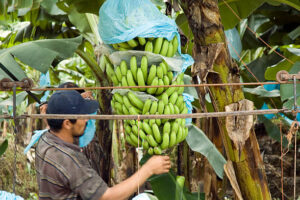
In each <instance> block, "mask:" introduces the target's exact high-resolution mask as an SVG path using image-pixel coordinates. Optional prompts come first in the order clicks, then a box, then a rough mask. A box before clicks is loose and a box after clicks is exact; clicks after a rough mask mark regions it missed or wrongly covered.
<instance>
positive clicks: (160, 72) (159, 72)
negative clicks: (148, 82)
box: [156, 65, 164, 79]
mask: <svg viewBox="0 0 300 200" xmlns="http://www.w3.org/2000/svg"><path fill="white" fill-rule="evenodd" d="M156 76H157V77H158V78H161V79H162V78H163V76H164V71H163V68H162V66H161V65H159V66H157V67H156Z"/></svg>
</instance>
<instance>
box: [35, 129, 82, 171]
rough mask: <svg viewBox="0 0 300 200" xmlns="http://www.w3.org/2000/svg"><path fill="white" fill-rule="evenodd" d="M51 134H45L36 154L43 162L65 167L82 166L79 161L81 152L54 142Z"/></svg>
mask: <svg viewBox="0 0 300 200" xmlns="http://www.w3.org/2000/svg"><path fill="white" fill-rule="evenodd" d="M49 134H51V133H46V134H44V135H43V136H42V137H41V138H40V140H39V143H38V145H37V147H36V154H37V156H38V157H40V158H41V159H43V160H49V161H52V162H55V163H64V166H67V165H68V163H69V164H70V165H73V164H76V165H78V166H80V165H82V161H81V160H80V159H78V157H81V156H79V154H80V152H78V151H76V150H74V149H72V148H69V147H67V146H65V145H62V144H60V143H58V142H56V141H54V140H53V139H52V138H51V137H49Z"/></svg>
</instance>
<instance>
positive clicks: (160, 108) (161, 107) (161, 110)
mask: <svg viewBox="0 0 300 200" xmlns="http://www.w3.org/2000/svg"><path fill="white" fill-rule="evenodd" d="M164 108H165V104H164V102H163V101H162V100H159V101H158V105H157V111H158V114H160V115H161V114H163V113H164Z"/></svg>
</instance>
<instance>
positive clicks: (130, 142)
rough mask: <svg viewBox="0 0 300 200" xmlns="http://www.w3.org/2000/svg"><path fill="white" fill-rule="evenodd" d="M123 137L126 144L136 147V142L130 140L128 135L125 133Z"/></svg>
mask: <svg viewBox="0 0 300 200" xmlns="http://www.w3.org/2000/svg"><path fill="white" fill-rule="evenodd" d="M125 139H126V142H127V143H128V144H130V145H131V146H134V147H137V144H135V143H134V142H133V141H132V140H131V138H130V135H126V137H125Z"/></svg>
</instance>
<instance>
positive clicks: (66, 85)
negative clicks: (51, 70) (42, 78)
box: [58, 82, 85, 94]
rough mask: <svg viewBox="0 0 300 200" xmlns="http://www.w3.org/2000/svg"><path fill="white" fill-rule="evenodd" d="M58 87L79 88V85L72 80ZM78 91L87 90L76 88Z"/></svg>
mask: <svg viewBox="0 0 300 200" xmlns="http://www.w3.org/2000/svg"><path fill="white" fill-rule="evenodd" d="M58 88H79V86H78V85H76V84H75V83H72V82H65V83H62V84H60V85H59V86H58ZM76 91H77V92H79V93H80V94H81V93H84V92H85V91H84V90H76Z"/></svg>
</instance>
